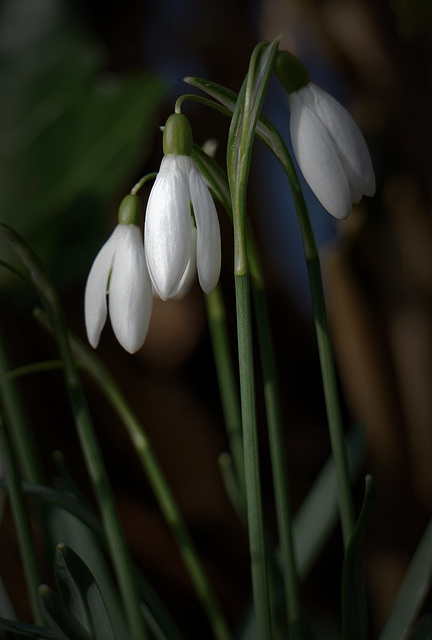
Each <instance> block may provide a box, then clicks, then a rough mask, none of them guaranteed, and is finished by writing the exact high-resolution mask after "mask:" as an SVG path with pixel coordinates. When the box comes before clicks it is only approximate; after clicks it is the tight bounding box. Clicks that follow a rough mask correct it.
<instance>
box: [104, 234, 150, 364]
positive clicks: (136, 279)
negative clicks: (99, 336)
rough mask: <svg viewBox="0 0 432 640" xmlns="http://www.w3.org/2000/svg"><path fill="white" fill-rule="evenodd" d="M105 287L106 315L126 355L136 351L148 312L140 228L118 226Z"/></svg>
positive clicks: (148, 298) (140, 345)
mask: <svg viewBox="0 0 432 640" xmlns="http://www.w3.org/2000/svg"><path fill="white" fill-rule="evenodd" d="M119 226H120V230H121V231H120V232H119V234H118V238H117V244H116V250H115V255H114V261H113V267H112V274H111V279H110V288H109V313H110V319H111V324H112V328H113V331H114V334H115V336H116V338H117V340H118V341H119V343H120V344H121V346H122V347H123V348H124V349H125V350H126V351H128V352H129V353H135V352H136V351H138V349H140V348H141V347H142V345H143V343H144V340H145V338H146V336H147V331H148V327H149V323H150V316H151V311H152V304H153V296H152V288H151V282H150V278H149V275H148V271H147V265H146V261H145V256H144V247H143V243H142V239H141V232H140V229H139V228H138V227H137V226H136V225H134V224H128V225H119Z"/></svg>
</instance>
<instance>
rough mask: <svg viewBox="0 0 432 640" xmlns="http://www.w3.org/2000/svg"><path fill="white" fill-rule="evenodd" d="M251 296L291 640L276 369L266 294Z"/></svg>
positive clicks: (287, 514)
mask: <svg viewBox="0 0 432 640" xmlns="http://www.w3.org/2000/svg"><path fill="white" fill-rule="evenodd" d="M253 293H254V302H255V313H256V318H257V330H258V339H259V344H260V352H261V361H262V368H263V377H264V395H265V403H266V411H267V424H268V430H269V443H270V455H271V467H272V474H273V486H274V492H275V501H276V515H277V522H278V530H279V544H280V558H281V560H280V563H281V565H282V575H283V579H284V588H285V589H284V590H285V603H286V608H287V612H288V621H289V629H290V638H292V639H293V640H298V639H300V638H302V637H303V632H302V616H301V604H300V589H299V580H298V574H297V567H296V561H295V554H294V538H293V527H292V516H291V504H290V496H289V483H288V474H287V465H286V452H285V443H284V437H283V430H282V416H281V408H280V402H279V393H278V388H277V382H276V367H275V362H274V352H273V344H272V338H271V333H270V324H269V318H268V310H267V304H266V299H265V293H264V291H263V290H260V289H256V288H254V291H253Z"/></svg>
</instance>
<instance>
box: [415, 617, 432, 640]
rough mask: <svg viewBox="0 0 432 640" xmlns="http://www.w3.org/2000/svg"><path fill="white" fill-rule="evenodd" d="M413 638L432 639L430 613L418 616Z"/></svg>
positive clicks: (419, 639)
mask: <svg viewBox="0 0 432 640" xmlns="http://www.w3.org/2000/svg"><path fill="white" fill-rule="evenodd" d="M413 640H432V613H428V614H426V615H424V616H423V617H421V618H420V620H419V622H418V625H417V626H416V630H415V632H414V635H413Z"/></svg>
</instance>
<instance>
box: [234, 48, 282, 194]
mask: <svg viewBox="0 0 432 640" xmlns="http://www.w3.org/2000/svg"><path fill="white" fill-rule="evenodd" d="M278 45H279V38H277V39H276V40H274V41H273V42H272V43H271V44H270V45H264V48H262V47H263V45H262V44H261V45H258V47H256V48H255V50H254V52H253V54H252V57H251V64H250V67H249V72H248V74H247V76H246V78H245V80H244V83H243V86H242V88H241V89H240V93H239V95H238V98H237V101H236V104H235V109H234V112H233V117H232V120H231V127H230V131H229V135H228V151H227V171H228V179H229V181H230V183H232V184H237V185H239V183H241V188H243V186H244V188H245V185H243V180H244V178H245V177H246V176H247V174H248V171H249V165H250V158H251V154H252V141H253V138H254V135H255V128H256V125H257V121H258V117H259V115H260V113H261V108H262V104H263V102H264V98H265V95H266V91H267V86H268V83H269V80H270V75H271V72H272V70H273V66H274V61H275V59H276V54H277V49H278Z"/></svg>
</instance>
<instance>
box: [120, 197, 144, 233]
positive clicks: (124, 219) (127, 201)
mask: <svg viewBox="0 0 432 640" xmlns="http://www.w3.org/2000/svg"><path fill="white" fill-rule="evenodd" d="M118 223H119V224H135V225H136V226H137V227H139V226H140V224H141V202H140V199H139V198H138V196H134V195H132V194H131V193H129V194H128V195H127V196H125V197H124V198H123V200H122V201H121V203H120V207H119V212H118Z"/></svg>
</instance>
